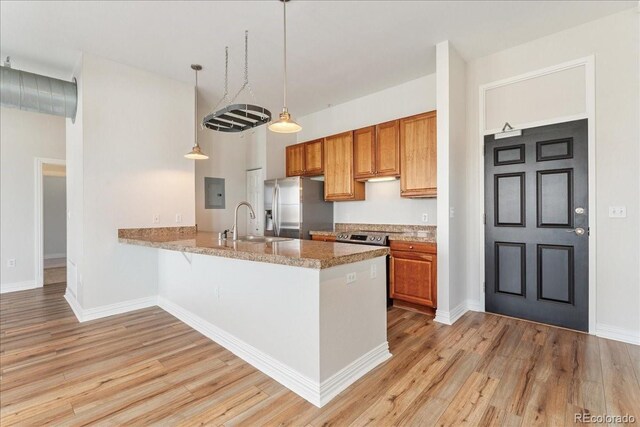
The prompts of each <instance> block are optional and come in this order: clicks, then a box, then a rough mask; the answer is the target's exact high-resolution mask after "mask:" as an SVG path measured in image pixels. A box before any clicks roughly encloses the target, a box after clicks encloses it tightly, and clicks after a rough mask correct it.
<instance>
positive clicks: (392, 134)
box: [375, 120, 400, 176]
mask: <svg viewBox="0 0 640 427" xmlns="http://www.w3.org/2000/svg"><path fill="white" fill-rule="evenodd" d="M375 158H376V175H377V176H398V175H400V122H399V121H398V120H393V121H391V122H386V123H380V124H379V125H377V126H376V156H375Z"/></svg>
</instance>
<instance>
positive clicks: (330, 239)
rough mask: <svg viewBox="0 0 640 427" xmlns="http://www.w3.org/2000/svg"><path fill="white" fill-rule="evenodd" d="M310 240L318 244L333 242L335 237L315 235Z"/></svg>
mask: <svg viewBox="0 0 640 427" xmlns="http://www.w3.org/2000/svg"><path fill="white" fill-rule="evenodd" d="M311 240H317V241H320V242H335V241H336V236H319V235H317V234H314V235H312V236H311Z"/></svg>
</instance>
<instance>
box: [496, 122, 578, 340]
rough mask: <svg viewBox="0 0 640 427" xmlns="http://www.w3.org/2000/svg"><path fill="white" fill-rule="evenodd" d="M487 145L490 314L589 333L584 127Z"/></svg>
mask: <svg viewBox="0 0 640 427" xmlns="http://www.w3.org/2000/svg"><path fill="white" fill-rule="evenodd" d="M484 142H485V152H484V154H485V156H484V159H485V175H484V177H485V213H486V225H485V275H486V277H485V286H486V288H485V309H486V311H488V312H493V313H499V314H504V315H507V316H513V317H519V318H523V319H528V320H533V321H536V322H542V323H548V324H551V325H557V326H563V327H566V328H571V329H577V330H581V331H587V330H588V326H589V299H588V298H589V244H588V240H589V239H588V233H589V229H588V224H589V212H588V211H587V206H588V204H589V200H588V195H589V187H588V173H587V167H588V162H587V153H588V150H587V121H586V120H578V121H573V122H567V123H561V124H557V125H550V126H541V127H537V128H531V129H526V130H523V131H522V136H518V137H512V138H504V139H495V138H494V135H489V136H486V137H485V140H484Z"/></svg>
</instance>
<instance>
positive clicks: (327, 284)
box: [118, 227, 391, 406]
mask: <svg viewBox="0 0 640 427" xmlns="http://www.w3.org/2000/svg"><path fill="white" fill-rule="evenodd" d="M118 237H119V242H120V243H121V244H131V245H139V246H146V247H149V248H152V249H150V250H157V251H158V305H159V306H160V307H162V308H163V309H165V310H166V311H168V312H170V313H171V314H173V315H174V316H176V317H178V318H179V319H180V320H182V321H184V322H185V323H187V324H189V325H190V326H192V327H193V328H194V329H196V330H198V331H199V332H201V333H203V334H204V335H206V336H207V337H209V338H211V339H212V340H214V341H216V342H217V343H219V344H220V345H222V346H224V347H226V348H227V349H229V350H230V351H232V352H233V353H235V354H236V355H238V356H239V357H241V358H243V359H244V360H245V361H247V362H249V363H250V364H252V365H253V366H255V367H256V368H258V369H259V370H261V371H262V372H264V373H265V374H267V375H269V376H270V377H272V378H274V379H275V380H277V381H279V382H280V383H282V384H283V385H285V386H286V387H288V388H289V389H291V390H292V391H294V392H296V393H298V394H299V395H300V396H302V397H303V398H305V399H307V400H308V401H309V402H311V403H313V404H314V405H316V406H322V405H324V404H325V403H327V402H328V401H329V400H331V399H332V398H333V397H334V396H336V395H337V394H338V393H340V392H341V391H342V390H344V389H345V388H346V387H348V386H349V385H350V384H352V383H353V382H355V381H356V380H357V379H358V378H360V377H361V376H363V375H364V374H366V373H367V372H368V371H370V370H371V369H373V368H374V367H375V366H377V365H378V364H380V363H382V362H383V361H384V360H386V359H388V358H389V357H390V356H391V354H390V353H389V349H388V343H387V331H386V257H387V255H388V254H389V249H388V248H384V247H382V248H381V247H367V246H358V245H350V244H345V243H331V242H318V241H311V240H297V239H291V240H283V241H272V242H270V241H266V242H263V241H257V242H256V241H247V240H243V241H233V240H231V239H228V240H220V239H218V235H217V233H210V232H198V231H196V229H195V227H179V228H152V229H122V230H119V231H118Z"/></svg>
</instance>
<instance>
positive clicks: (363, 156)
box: [353, 126, 376, 179]
mask: <svg viewBox="0 0 640 427" xmlns="http://www.w3.org/2000/svg"><path fill="white" fill-rule="evenodd" d="M353 157H354V160H353V168H354V174H355V177H356V179H361V178H371V177H374V176H375V175H376V127H375V126H369V127H366V128H363V129H358V130H356V131H354V132H353Z"/></svg>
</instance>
